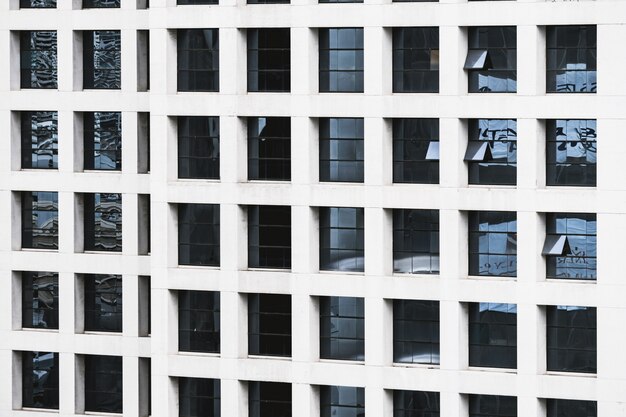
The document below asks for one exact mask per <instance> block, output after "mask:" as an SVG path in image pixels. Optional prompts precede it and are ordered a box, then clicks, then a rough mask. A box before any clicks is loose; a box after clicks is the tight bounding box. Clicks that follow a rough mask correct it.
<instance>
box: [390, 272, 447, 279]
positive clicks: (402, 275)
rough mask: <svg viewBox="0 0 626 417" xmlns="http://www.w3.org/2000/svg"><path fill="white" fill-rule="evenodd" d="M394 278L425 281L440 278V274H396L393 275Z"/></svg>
mask: <svg viewBox="0 0 626 417" xmlns="http://www.w3.org/2000/svg"><path fill="white" fill-rule="evenodd" d="M392 276H393V277H396V278H407V279H409V278H420V279H424V278H439V276H440V273H439V272H437V273H434V274H427V273H416V274H414V273H411V272H394V273H393V274H392Z"/></svg>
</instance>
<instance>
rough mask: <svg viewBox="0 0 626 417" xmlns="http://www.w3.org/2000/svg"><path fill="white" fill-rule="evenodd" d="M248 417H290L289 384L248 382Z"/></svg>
mask: <svg viewBox="0 0 626 417" xmlns="http://www.w3.org/2000/svg"><path fill="white" fill-rule="evenodd" d="M248 398H249V403H248V404H249V407H250V408H249V411H248V415H249V416H250V417H291V384H285V383H279V382H256V381H250V382H248Z"/></svg>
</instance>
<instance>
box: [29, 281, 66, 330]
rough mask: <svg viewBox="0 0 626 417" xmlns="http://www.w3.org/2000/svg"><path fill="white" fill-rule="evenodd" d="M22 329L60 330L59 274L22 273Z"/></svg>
mask: <svg viewBox="0 0 626 417" xmlns="http://www.w3.org/2000/svg"><path fill="white" fill-rule="evenodd" d="M22 327H23V328H26V329H58V328H59V274H58V273H57V272H43V271H37V272H30V271H24V272H22Z"/></svg>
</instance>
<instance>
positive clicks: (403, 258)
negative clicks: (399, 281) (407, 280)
mask: <svg viewBox="0 0 626 417" xmlns="http://www.w3.org/2000/svg"><path fill="white" fill-rule="evenodd" d="M393 272H396V273H404V274H438V273H439V211H438V210H412V209H394V210H393Z"/></svg>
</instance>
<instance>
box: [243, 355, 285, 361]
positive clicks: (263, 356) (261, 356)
mask: <svg viewBox="0 0 626 417" xmlns="http://www.w3.org/2000/svg"><path fill="white" fill-rule="evenodd" d="M248 359H265V360H278V361H285V362H291V356H271V355H270V356H268V355H248Z"/></svg>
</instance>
